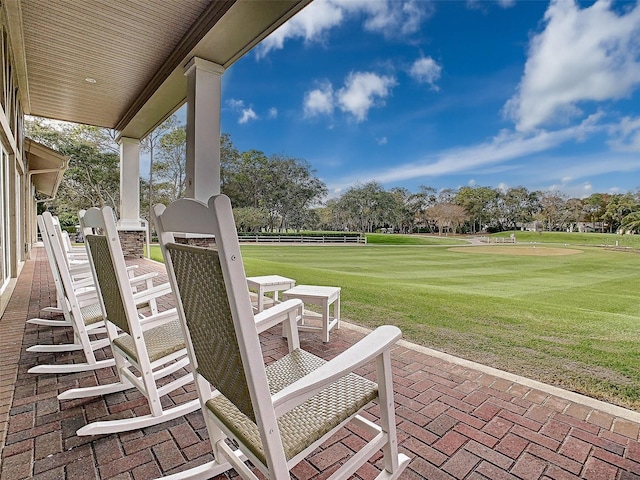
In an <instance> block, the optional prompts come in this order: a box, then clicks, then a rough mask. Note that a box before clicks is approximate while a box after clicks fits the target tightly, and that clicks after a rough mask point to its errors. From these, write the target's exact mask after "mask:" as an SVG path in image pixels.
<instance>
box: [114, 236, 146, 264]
mask: <svg viewBox="0 0 640 480" xmlns="http://www.w3.org/2000/svg"><path fill="white" fill-rule="evenodd" d="M118 236H119V237H120V245H122V253H123V254H124V258H143V256H144V237H145V232H144V230H118Z"/></svg>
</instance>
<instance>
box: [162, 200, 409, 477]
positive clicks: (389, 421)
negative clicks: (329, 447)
mask: <svg viewBox="0 0 640 480" xmlns="http://www.w3.org/2000/svg"><path fill="white" fill-rule="evenodd" d="M163 210H164V209H163V207H162V206H156V207H155V215H156V224H157V225H158V224H161V225H162V229H165V230H172V229H174V230H179V231H185V230H180V228H182V229H184V228H188V225H189V224H195V225H197V224H198V223H200V224H202V222H204V223H205V224H206V225H211V228H212V230H213V232H214V234H215V242H216V249H211V248H202V247H195V246H187V245H178V244H175V243H167V244H164V240H163V238H162V237H161V239H160V241H161V244H163V249H164V252H165V262H166V263H167V269H168V271H169V275H170V279H171V281H172V282H175V283H174V287H175V288H174V291H175V292H176V296H177V297H178V300H179V302H178V303H179V308H178V311H179V313H180V319H181V321H182V323H183V328H184V329H185V331H186V332H187V336H188V340H189V341H188V342H187V346H188V349H189V350H190V356H191V357H192V363H193V367H195V369H196V372H197V375H196V379H197V381H196V385H197V387H198V388H197V390H198V394H199V396H200V401H201V403H202V409H203V413H204V416H205V420H206V425H207V428H208V430H209V437H210V440H211V444H212V448H213V453H214V457H215V460H214V461H213V462H210V463H209V464H206V465H203V466H200V467H196V468H194V469H192V470H189V471H186V472H181V473H179V474H176V475H174V476H172V477H170V478H173V479H178V478H180V479H185V478H209V477H211V476H213V475H217V474H219V473H220V472H221V469H224V468H225V466H226V465H225V464H226V462H229V463H230V464H231V465H232V466H233V468H234V469H235V470H236V471H237V472H238V473H239V474H240V475H241V476H242V477H243V478H245V479H253V480H255V479H257V478H258V477H257V476H256V475H255V473H254V472H253V471H252V470H251V469H250V468H249V467H248V466H247V465H246V464H245V463H244V461H243V459H244V457H246V458H247V459H249V460H250V461H251V462H252V463H253V465H255V466H256V467H257V468H258V469H259V470H260V471H261V472H262V474H264V475H265V476H266V477H268V478H270V479H277V480H284V479H289V478H290V470H291V468H292V467H293V466H294V465H296V464H297V463H298V462H300V461H301V460H302V459H304V458H305V457H306V456H308V455H309V454H310V453H311V452H312V451H313V450H315V449H316V448H317V447H318V446H319V445H320V444H322V443H323V442H324V441H325V440H326V439H328V438H329V437H330V436H331V435H333V434H334V433H336V432H337V431H338V430H339V429H340V428H342V427H343V426H344V425H345V424H347V423H348V422H349V421H351V422H354V423H356V424H357V425H358V426H359V427H360V428H362V429H364V430H366V431H368V432H371V433H372V435H373V439H372V440H370V441H369V442H368V443H367V444H366V445H365V446H364V447H363V448H362V449H361V450H360V451H359V452H357V453H356V454H354V455H353V456H352V457H351V458H350V459H349V460H347V461H346V462H345V463H344V464H343V465H342V466H341V468H340V469H339V470H338V471H336V472H335V473H334V474H333V475H332V476H331V477H330V478H331V479H345V478H348V477H349V476H351V475H352V474H353V473H354V472H356V470H358V468H359V467H360V466H362V465H363V464H364V463H366V462H367V460H368V459H369V458H370V457H371V456H373V455H374V454H375V453H376V452H378V451H379V450H382V452H383V454H384V458H383V470H382V472H380V474H379V475H378V477H377V478H379V479H393V478H397V477H398V476H399V475H400V473H401V472H402V471H403V470H404V468H405V467H406V466H407V464H408V463H409V458H408V457H406V456H405V455H402V454H399V453H398V445H397V437H396V425H395V413H394V402H393V383H392V378H391V359H390V350H391V348H392V347H393V345H394V344H395V343H396V341H397V340H398V339H399V338H400V337H401V333H400V330H399V329H398V328H396V327H393V326H383V327H379V328H378V329H376V330H375V331H374V332H372V333H371V334H370V335H368V336H367V337H366V338H365V339H363V340H362V341H361V342H359V343H357V344H356V345H354V346H353V347H351V348H350V349H348V350H347V351H345V352H343V353H342V354H341V355H339V356H338V357H336V358H334V359H333V360H332V361H330V362H325V361H324V360H322V359H320V358H318V357H316V356H314V355H312V354H310V353H308V352H306V351H304V350H301V349H300V348H299V343H298V337H297V329H296V328H295V323H293V322H291V323H290V324H288V329H289V330H290V334H291V335H290V337H291V341H292V342H293V343H294V345H293V347H294V348H293V351H291V353H289V354H288V355H286V356H285V357H283V358H281V359H279V360H277V361H276V362H274V363H273V364H271V365H269V366H268V367H266V368H265V366H264V363H263V358H262V353H261V346H260V340H259V338H258V331H257V329H256V323H255V322H254V315H253V311H252V308H251V301H250V298H249V292H248V290H247V283H246V277H245V272H244V266H243V263H242V254H241V252H240V247H239V243H238V238H237V234H236V229H235V224H234V220H233V214H232V211H231V204H230V202H229V199H228V198H227V197H226V196H224V195H218V196H214V197H212V198H211V199H210V200H209V205H208V206H207V205H205V204H203V203H202V202H198V201H196V200H187V199H185V200H178V201H177V202H174V203H173V204H172V205H170V206H169V207H167V209H166V210H164V211H163ZM170 225H174V226H170ZM176 226H180V228H178V227H176ZM199 228H202V227H197V226H196V230H195V231H198V230H199ZM285 303H286V302H285ZM280 306H281V305H278V306H276V307H273V308H272V309H269V310H265V312H263V313H267V312H270V311H271V310H273V309H275V308H278V307H280ZM371 362H375V364H376V373H377V380H378V383H374V382H371V381H369V380H367V379H365V378H362V377H359V376H358V375H356V374H354V373H352V372H353V371H354V370H356V369H357V368H359V367H361V366H363V365H365V364H368V363H371ZM212 387H213V388H214V389H215V390H212ZM372 401H377V402H378V404H379V405H380V425H376V424H374V423H373V422H371V421H369V420H367V419H365V418H364V417H362V416H360V415H359V414H358V413H359V411H360V410H361V409H363V408H364V407H365V406H367V405H368V404H369V403H370V402H372ZM227 439H231V440H234V441H235V442H237V444H238V445H239V450H240V451H241V452H242V454H243V455H239V453H238V452H237V451H233V450H232V449H231V448H230V447H229V445H228V443H227V441H226V440H227ZM165 478H167V477H165Z"/></svg>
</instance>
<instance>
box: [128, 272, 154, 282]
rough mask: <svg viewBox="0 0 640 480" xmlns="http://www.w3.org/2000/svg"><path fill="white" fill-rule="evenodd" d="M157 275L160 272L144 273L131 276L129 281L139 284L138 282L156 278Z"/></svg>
mask: <svg viewBox="0 0 640 480" xmlns="http://www.w3.org/2000/svg"><path fill="white" fill-rule="evenodd" d="M157 276H158V272H149V273H143V274H142V275H138V276H135V277H129V283H130V284H131V285H137V284H138V283H142V282H146V281H147V280H150V279H152V278H156V277H157Z"/></svg>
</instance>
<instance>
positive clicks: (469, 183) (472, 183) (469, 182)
mask: <svg viewBox="0 0 640 480" xmlns="http://www.w3.org/2000/svg"><path fill="white" fill-rule="evenodd" d="M477 184H478V182H476V181H475V180H474V179H473V178H472V179H471V180H469V181H468V182H467V185H469V186H470V187H475V186H476V185H477Z"/></svg>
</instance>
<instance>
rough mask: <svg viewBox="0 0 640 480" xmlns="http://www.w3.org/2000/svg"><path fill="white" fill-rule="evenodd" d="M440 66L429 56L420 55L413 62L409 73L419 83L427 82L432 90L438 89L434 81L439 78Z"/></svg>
mask: <svg viewBox="0 0 640 480" xmlns="http://www.w3.org/2000/svg"><path fill="white" fill-rule="evenodd" d="M441 72H442V67H441V66H440V65H438V64H437V63H436V61H435V60H434V59H433V58H431V57H422V58H419V59H418V60H416V61H415V62H413V65H411V68H410V69H409V75H410V76H411V77H412V78H413V79H414V80H416V81H417V82H420V83H428V84H429V85H430V86H431V88H432V89H433V90H439V88H438V86H437V85H436V84H435V82H436V81H437V80H438V79H439V78H440V74H441Z"/></svg>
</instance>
